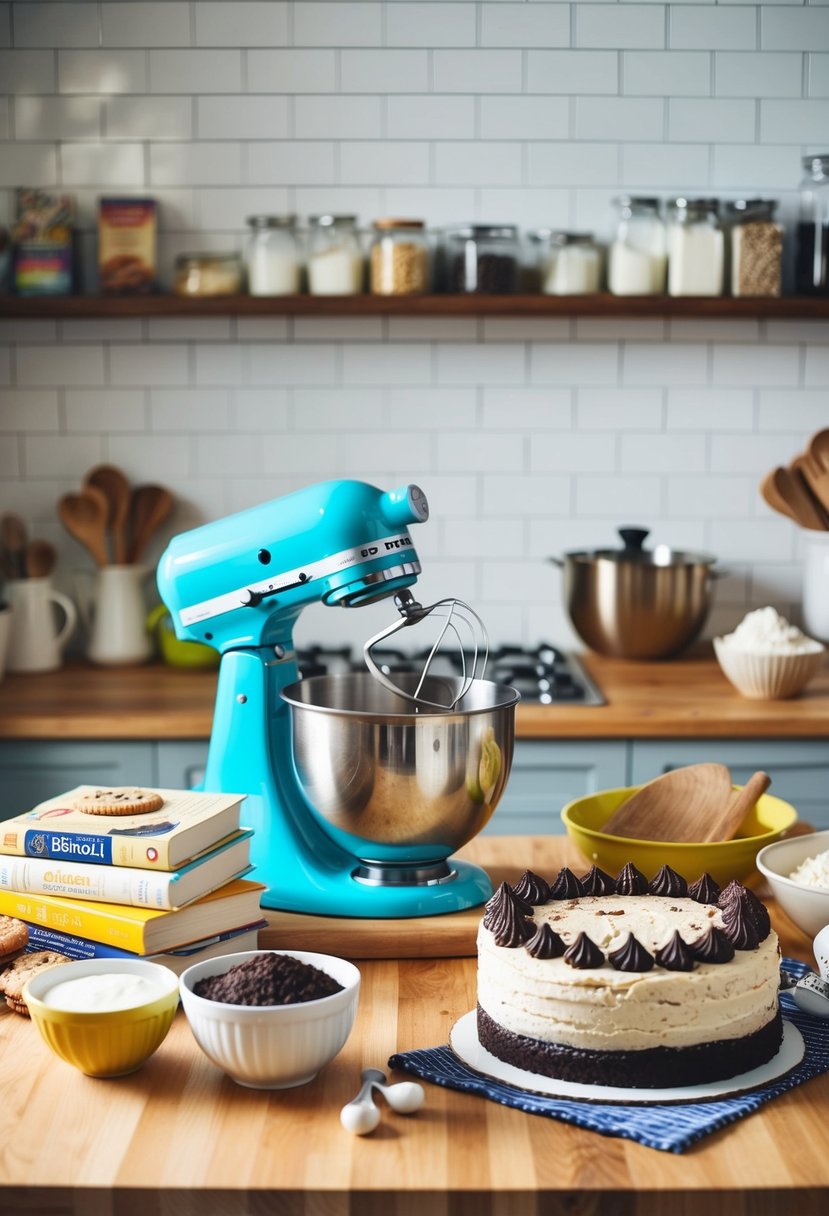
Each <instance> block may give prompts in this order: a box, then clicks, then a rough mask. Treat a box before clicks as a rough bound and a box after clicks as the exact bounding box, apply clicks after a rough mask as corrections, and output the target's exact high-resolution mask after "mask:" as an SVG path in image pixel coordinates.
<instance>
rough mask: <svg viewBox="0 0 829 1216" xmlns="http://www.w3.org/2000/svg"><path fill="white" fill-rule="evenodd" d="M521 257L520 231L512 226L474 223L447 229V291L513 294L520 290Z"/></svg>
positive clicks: (445, 262) (444, 251)
mask: <svg viewBox="0 0 829 1216" xmlns="http://www.w3.org/2000/svg"><path fill="white" fill-rule="evenodd" d="M520 258H521V251H520V247H519V243H518V229H517V228H516V227H515V226H514V225H513V224H471V225H467V226H464V227H458V228H447V229H445V230H444V234H443V265H444V274H445V287H446V290H447V291H450V292H480V293H487V294H491V295H510V294H512V293H513V292H514V291H516V289H517V287H518V271H519V264H520Z"/></svg>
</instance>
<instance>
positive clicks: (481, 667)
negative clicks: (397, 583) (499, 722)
mask: <svg viewBox="0 0 829 1216" xmlns="http://www.w3.org/2000/svg"><path fill="white" fill-rule="evenodd" d="M394 602H395V605H396V607H397V611H398V612H399V613H400V618H399V620H396V621H393V622H392V623H391V625H388V626H387V627H386V628H385V629H382V630H381V631H380V633H376V634H375V635H374V637H372V638H369V639H368V641H367V642H366V643H365V645H364V646H363V657H364V658H365V661H366V666H367V667H368V669H369V671H370V672H371V674H372V676H373V677H374V678H375V680H377V681H378V682H379V683H380V684H382V686H383V687H384V688H385V689H386V690H387V691H388V692H391V693H394V694H395V695H396V696H399V697H405V698H406V699H407V700H408V701H413V702H414V703H415V704H416V705H424V706H428V707H429V708H430V709H450V710H451V709H454V708H455V706H456V705H457V704H458V703H459V702H460V701H462V700H463V698H464V697H465V696H466V694H467V693H468V692H469V690H470V688H471V687H472V684H473V681H475V680H482V679H483V678H484V673H485V672H486V665H487V661H488V659H489V638H488V636H487V631H486V627H485V625H484V623H483V621H482V620H481V618H480V617H479V616H478V614H477V612H475V610H474V608H470V606H469V604H467V603H465V601H464V600H459V599H454V598H448V599H443V600H437V601H436V602H435V603H434V604H429V605H427V606H426V607H424V606H423V605H422V604H419V603H418V602H417V600H416V599H415V598H414V596H413V595H412V593H411V592H410V591H400V592H398V594H397V595H396V596H395V597H394ZM429 616H434V617H436V618H437V619H438V620H441V619H442V624H441V625H440V628H439V630H438V635H437V638H436V639H435V642H434V644H433V645H432V646H431V648H430V650H429V653H428V655H427V656H426V659H425V661H424V664H423V670H422V671H421V673H420V676H419V678H418V681H417V684H416V686H415V689H414V692H408V691H407V690H406V689H404V688H402V687H401V686H400V685H399V684H396V683H395V682H394V680H392V679H391V678H390V677H389V675H388V674H387V673H386V672H385V671H383V670H382V669H381V668H380V667H379V666H378V664H377V662H376V661H375V659H374V657H373V655H372V650H373V649H374V647H375V646H377V645H378V644H379V643H380V642H384V641H386V639H387V638H390V637H391V636H392V635H393V634H395V633H397V632H398V631H399V630H401V629H407V628H408V627H409V626H411V625H417V624H420V623H421V622H422V621H424V620H425V619H426V617H429ZM447 640H448V644H449V645H457V647H458V650H459V653H460V660H459V661H455V662H454V664H453V666H454V667H455V669H456V670H458V671H459V672H460V676H459V678H455V679H451V680H440V681H437V680H434V679H433V680H431V681H430V682H429V685H428V691H429V692H430V693H432V689H433V687H445V689H446V693H447V700H445V701H438V700H432V699H430V697H428V696H426V695H424V692H423V689H424V685H425V684H426V681H427V678H428V676H429V672H430V669H431V666H432V663H433V662H434V660H435V657H436V656H437V654H438V653H439V651H440V650H441V648H442V646H443V645H444V643H445V642H447ZM465 641H468V645H465Z"/></svg>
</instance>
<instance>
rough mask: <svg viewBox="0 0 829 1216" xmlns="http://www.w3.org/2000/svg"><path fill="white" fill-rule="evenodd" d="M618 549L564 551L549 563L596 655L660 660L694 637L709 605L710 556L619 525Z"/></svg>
mask: <svg viewBox="0 0 829 1216" xmlns="http://www.w3.org/2000/svg"><path fill="white" fill-rule="evenodd" d="M619 535H620V536H621V538H622V541H623V543H624V547H623V548H622V549H594V550H583V551H580V552H573V553H565V554H564V556H563V557H561V558H558V557H553V558H551V559H550V560H551V561H552V562H553V563H554V564H555V565H557V566H560V567H561V568H562V570H563V573H564V603H565V606H566V608H567V612H568V614H569V616H570V620H571V621H572V623H573V628H574V629H575V631H576V633H577V634H578V635H579V637H580V638H581V639H582V641H583V642H585V643H586V645H588V646H589V647H590V649H591V650H595V651H597V652H598V653H599V654H605V655H611V656H613V657H614V658H624V659H664V658H668V657H670V656H671V655H675V654H677V653H678V652H679V651H681V650H683V649H684V648H685V647H686V646H690V644H691V643H692V642H693V641H694V640H695V639H696V638H698V637H699V635H700V633H701V632H702V628H703V626H704V624H705V621H706V619H707V617H708V612H709V609H710V607H711V599H712V591H713V584H714V579H715V578H716V577H717V574H716V573H715V571H714V569H713V566H714V563H715V562H716V560H717V559H716V558H715V557H712V556H711V554H709V553H684V552H682V551H681V550H677V549H670V548H668V547H667V545H657V546H656V547H655V548H654V549H645V548H644V543H645V538H646V537H647V535H648V533H647V530H646V529H645V528H620V529H619Z"/></svg>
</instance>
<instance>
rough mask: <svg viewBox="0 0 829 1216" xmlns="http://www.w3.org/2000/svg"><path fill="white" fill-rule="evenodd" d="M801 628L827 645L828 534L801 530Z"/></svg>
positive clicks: (828, 619) (828, 614)
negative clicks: (802, 548)
mask: <svg viewBox="0 0 829 1216" xmlns="http://www.w3.org/2000/svg"><path fill="white" fill-rule="evenodd" d="M801 535H802V536H803V545H804V555H803V628H804V630H805V631H806V633H808V635H809V637H812V638H817V639H818V641H819V642H829V532H813V531H809V530H806V529H805V528H804V529H803V532H802V533H801Z"/></svg>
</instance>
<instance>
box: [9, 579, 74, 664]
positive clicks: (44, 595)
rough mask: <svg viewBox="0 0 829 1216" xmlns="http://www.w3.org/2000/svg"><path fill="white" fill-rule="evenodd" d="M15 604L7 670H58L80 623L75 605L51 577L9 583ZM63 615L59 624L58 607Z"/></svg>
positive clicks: (10, 595) (12, 605)
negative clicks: (67, 645) (64, 652)
mask: <svg viewBox="0 0 829 1216" xmlns="http://www.w3.org/2000/svg"><path fill="white" fill-rule="evenodd" d="M6 591H7V593H8V597H9V604H10V605H11V619H10V622H9V641H8V654H7V659H6V670H7V671H54V670H55V669H56V668H58V667H60V665H61V663H62V662H63V648H64V646H65V645H66V643H67V642H68V641H69V639H70V637H71V636H72V633H73V631H74V629H75V625H76V623H77V619H78V614H77V610H76V608H75V605H74V604H73V603H72V601H71V600H70V599H69V597H68V596H67V595H61V593H60V592H59V591H55V590H54V589H53V587H52V585H51V583H50V582H49V579H48V578H20V579H18V578H13V579H9V581H8V583H7V584H6ZM56 607H57V608H58V609H59V610H60V612H61V615H62V616H63V622H62V624H61V625H58V623H57V617H56V613H55V608H56Z"/></svg>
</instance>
